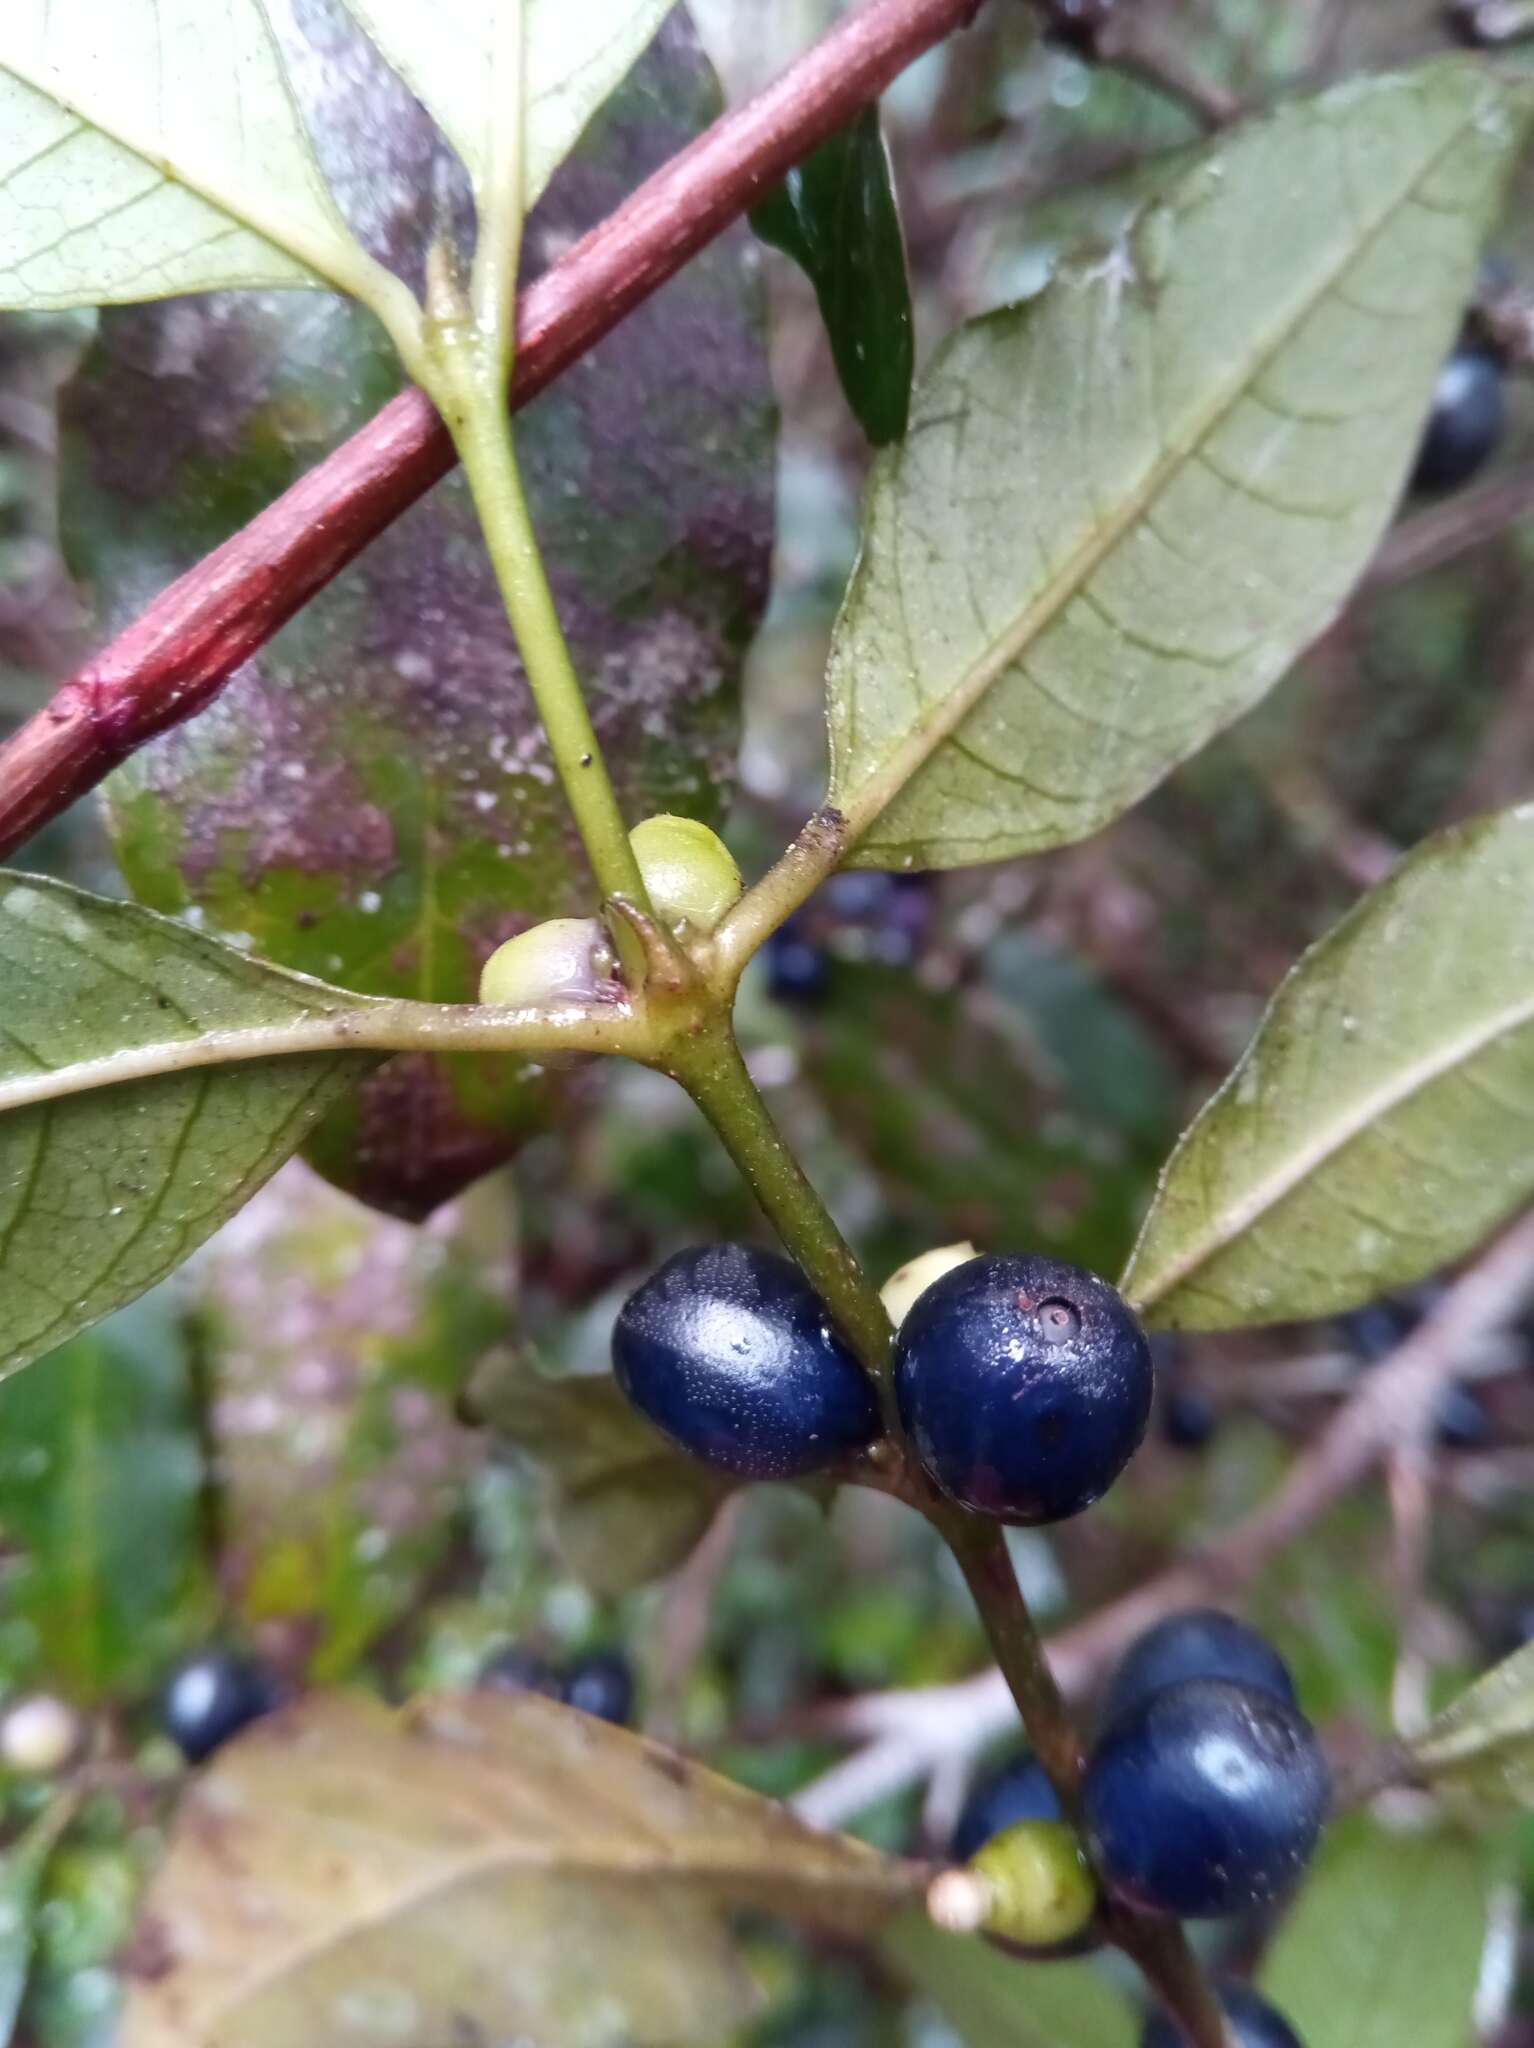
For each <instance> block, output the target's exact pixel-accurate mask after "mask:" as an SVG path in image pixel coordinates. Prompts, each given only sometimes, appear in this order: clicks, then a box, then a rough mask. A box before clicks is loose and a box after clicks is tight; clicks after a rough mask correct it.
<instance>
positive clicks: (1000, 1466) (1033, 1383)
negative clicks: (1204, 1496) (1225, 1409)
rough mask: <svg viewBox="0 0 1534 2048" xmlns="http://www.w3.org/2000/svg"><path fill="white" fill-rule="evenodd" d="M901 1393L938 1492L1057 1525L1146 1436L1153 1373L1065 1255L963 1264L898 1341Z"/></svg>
mask: <svg viewBox="0 0 1534 2048" xmlns="http://www.w3.org/2000/svg"><path fill="white" fill-rule="evenodd" d="M894 1357H895V1395H896V1399H897V1401H898V1402H899V1405H900V1415H901V1420H902V1422H903V1423H904V1426H905V1429H906V1431H907V1433H908V1435H909V1436H910V1438H911V1441H912V1443H913V1445H914V1446H915V1449H916V1453H917V1456H918V1457H919V1458H920V1459H921V1462H922V1464H923V1465H924V1466H925V1467H926V1469H927V1471H928V1472H929V1473H930V1474H931V1476H932V1478H933V1479H934V1480H936V1482H937V1484H938V1485H939V1486H940V1487H941V1488H942V1489H943V1491H944V1492H945V1493H946V1494H949V1495H950V1496H951V1497H952V1498H953V1499H954V1500H957V1501H960V1502H962V1503H963V1504H964V1506H966V1507H969V1508H973V1509H975V1510H977V1511H978V1512H979V1513H981V1514H985V1515H991V1516H994V1517H995V1518H996V1519H997V1520H999V1521H1004V1522H1022V1523H1039V1522H1057V1521H1060V1520H1062V1519H1063V1518H1064V1517H1065V1516H1067V1515H1074V1514H1077V1513H1079V1512H1080V1510H1081V1509H1082V1508H1085V1507H1088V1506H1090V1505H1091V1503H1092V1502H1093V1501H1095V1500H1097V1499H1098V1498H1099V1497H1100V1496H1101V1495H1103V1494H1104V1493H1106V1492H1107V1490H1108V1488H1109V1487H1110V1486H1111V1485H1112V1484H1113V1482H1114V1480H1115V1479H1117V1477H1118V1475H1119V1474H1120V1472H1122V1471H1123V1469H1124V1467H1125V1465H1127V1464H1128V1462H1129V1459H1130V1457H1131V1455H1132V1454H1133V1452H1134V1450H1135V1447H1136V1445H1137V1444H1138V1443H1139V1442H1140V1439H1141V1437H1142V1436H1143V1435H1144V1434H1145V1424H1146V1420H1147V1418H1148V1416H1149V1414H1150V1405H1151V1392H1152V1385H1153V1380H1154V1372H1153V1369H1152V1365H1151V1355H1150V1349H1149V1346H1148V1345H1147V1344H1146V1341H1145V1333H1144V1331H1143V1330H1142V1329H1141V1328H1140V1325H1139V1322H1138V1320H1137V1319H1136V1317H1135V1316H1134V1314H1133V1313H1132V1312H1131V1310H1130V1309H1129V1307H1128V1306H1127V1305H1126V1303H1125V1302H1124V1301H1123V1300H1122V1299H1121V1297H1120V1296H1119V1295H1118V1294H1117V1293H1116V1292H1115V1291H1114V1289H1113V1288H1111V1287H1110V1286H1109V1285H1108V1284H1107V1282H1106V1281H1105V1280H1099V1279H1098V1278H1097V1277H1096V1276H1095V1275H1094V1274H1091V1273H1084V1272H1082V1271H1081V1269H1080V1268H1079V1267H1076V1266H1068V1265H1066V1264H1065V1263H1064V1261H1063V1260H1060V1259H1048V1258H1042V1257H1038V1256H1034V1255H1027V1254H1025V1255H1009V1256H1005V1257H987V1258H979V1259H971V1260H969V1261H968V1262H967V1263H966V1264H964V1265H961V1266H957V1267H955V1268H954V1270H953V1271H952V1272H950V1273H947V1274H945V1275H944V1276H943V1277H942V1278H941V1279H940V1280H937V1281H935V1282H934V1283H933V1285H932V1286H931V1287H929V1288H928V1289H927V1290H926V1292H925V1293H924V1294H923V1295H921V1297H920V1298H919V1299H918V1300H917V1301H916V1302H915V1304H914V1305H913V1306H912V1308H911V1309H910V1311H909V1313H908V1314H907V1316H906V1318H905V1321H904V1322H903V1323H902V1324H901V1326H900V1330H899V1333H898V1335H897V1337H896V1340H895V1354H894Z"/></svg>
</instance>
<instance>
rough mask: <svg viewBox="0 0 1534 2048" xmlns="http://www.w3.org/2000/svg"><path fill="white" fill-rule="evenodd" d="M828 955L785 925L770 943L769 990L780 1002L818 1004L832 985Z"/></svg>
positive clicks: (768, 949) (810, 940)
mask: <svg viewBox="0 0 1534 2048" xmlns="http://www.w3.org/2000/svg"><path fill="white" fill-rule="evenodd" d="M830 980H831V970H830V965H829V963H828V962H827V960H826V956H825V953H824V952H823V951H822V950H821V948H820V947H819V946H817V945H816V944H815V943H814V941H813V940H812V939H806V938H803V937H801V936H800V934H799V933H798V932H797V931H795V930H791V929H790V928H789V926H787V925H784V926H783V928H782V929H781V930H780V931H775V932H774V933H773V935H772V937H771V939H769V941H768V943H767V989H768V993H769V994H770V995H771V996H772V997H773V998H774V1000H775V1001H777V1002H780V1003H788V1004H793V1003H806V1004H809V1003H817V1002H819V1001H820V999H821V997H822V996H824V994H825V992H826V990H827V988H828V987H829V985H830Z"/></svg>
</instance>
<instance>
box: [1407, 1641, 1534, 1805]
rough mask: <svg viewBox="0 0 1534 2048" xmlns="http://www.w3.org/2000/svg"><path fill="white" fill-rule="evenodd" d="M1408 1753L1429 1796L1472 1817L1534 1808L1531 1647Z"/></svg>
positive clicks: (1468, 1693)
mask: <svg viewBox="0 0 1534 2048" xmlns="http://www.w3.org/2000/svg"><path fill="white" fill-rule="evenodd" d="M1408 1748H1409V1750H1410V1753H1411V1758H1412V1762H1413V1764H1414V1765H1415V1767H1416V1769H1417V1770H1418V1771H1419V1772H1420V1773H1421V1775H1422V1776H1423V1777H1425V1778H1426V1779H1427V1780H1428V1781H1429V1782H1430V1783H1431V1784H1432V1786H1433V1788H1434V1790H1435V1791H1438V1792H1440V1793H1442V1794H1444V1795H1446V1796H1447V1797H1448V1798H1449V1800H1450V1801H1451V1802H1452V1803H1453V1804H1454V1805H1455V1806H1456V1807H1459V1808H1463V1810H1464V1811H1465V1812H1466V1813H1467V1814H1468V1815H1469V1816H1471V1817H1473V1818H1485V1817H1487V1816H1488V1815H1490V1816H1492V1817H1495V1816H1496V1815H1498V1814H1504V1813H1506V1812H1507V1811H1508V1809H1509V1808H1510V1807H1518V1806H1521V1807H1529V1806H1534V1644H1525V1646H1524V1647H1523V1648H1522V1649H1521V1650H1518V1651H1515V1652H1514V1654H1513V1655H1512V1656H1511V1657H1506V1658H1504V1659H1503V1661H1502V1662H1501V1663H1500V1664H1496V1665H1494V1666H1493V1667H1492V1669H1491V1670H1490V1671H1487V1672H1484V1673H1483V1674H1482V1675H1481V1677H1480V1678H1478V1679H1477V1680H1476V1681H1475V1683H1474V1684H1473V1685H1471V1686H1468V1687H1467V1688H1466V1689H1465V1691H1464V1692H1462V1693H1461V1694H1460V1695H1459V1697H1458V1699H1455V1700H1452V1701H1451V1702H1450V1703H1449V1705H1448V1706H1447V1707H1445V1708H1444V1710H1443V1712H1442V1713H1441V1714H1437V1715H1435V1716H1434V1718H1433V1720H1432V1721H1431V1722H1430V1723H1429V1724H1428V1726H1427V1727H1426V1728H1425V1729H1424V1730H1423V1732H1422V1733H1421V1735H1419V1736H1418V1737H1417V1738H1416V1739H1415V1740H1414V1741H1413V1742H1411V1743H1410V1744H1408Z"/></svg>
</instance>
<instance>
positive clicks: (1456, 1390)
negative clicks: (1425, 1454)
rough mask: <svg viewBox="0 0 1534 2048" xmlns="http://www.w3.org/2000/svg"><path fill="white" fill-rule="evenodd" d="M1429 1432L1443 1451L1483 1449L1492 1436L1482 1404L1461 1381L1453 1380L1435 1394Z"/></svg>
mask: <svg viewBox="0 0 1534 2048" xmlns="http://www.w3.org/2000/svg"><path fill="white" fill-rule="evenodd" d="M1433 1434H1434V1436H1435V1437H1436V1438H1437V1440H1438V1442H1439V1444H1440V1446H1441V1447H1442V1448H1443V1449H1444V1450H1446V1451H1484V1450H1487V1449H1489V1448H1490V1446H1491V1443H1492V1440H1493V1439H1494V1437H1495V1436H1496V1429H1495V1427H1494V1426H1493V1423H1492V1419H1491V1416H1490V1414H1489V1413H1488V1411H1487V1407H1486V1403H1485V1402H1484V1401H1483V1400H1482V1399H1481V1397H1480V1395H1479V1394H1477V1393H1474V1392H1472V1390H1471V1389H1470V1388H1469V1387H1467V1386H1466V1385H1465V1384H1464V1382H1463V1381H1462V1380H1454V1381H1452V1382H1451V1383H1450V1384H1449V1385H1448V1386H1447V1387H1445V1388H1444V1390H1443V1392H1442V1393H1441V1394H1440V1395H1439V1397H1438V1404H1437V1406H1436V1407H1435V1408H1434V1410H1433Z"/></svg>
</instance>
